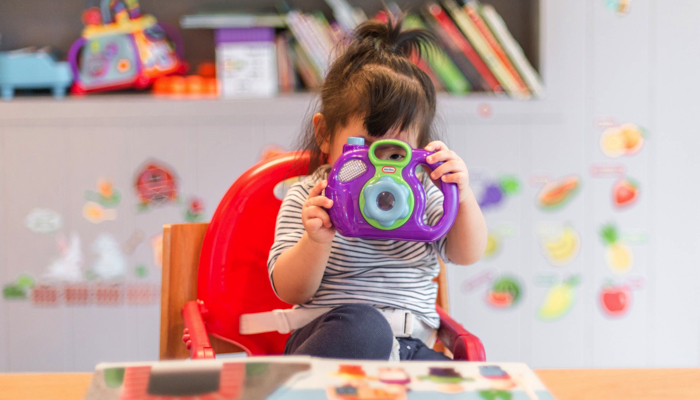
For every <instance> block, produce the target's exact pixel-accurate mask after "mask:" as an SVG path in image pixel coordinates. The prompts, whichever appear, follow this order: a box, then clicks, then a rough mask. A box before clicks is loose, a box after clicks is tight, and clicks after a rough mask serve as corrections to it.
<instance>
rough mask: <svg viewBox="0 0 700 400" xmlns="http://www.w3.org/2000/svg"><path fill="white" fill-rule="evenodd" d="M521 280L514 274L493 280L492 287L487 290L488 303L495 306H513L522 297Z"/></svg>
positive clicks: (502, 307) (503, 307)
mask: <svg viewBox="0 0 700 400" xmlns="http://www.w3.org/2000/svg"><path fill="white" fill-rule="evenodd" d="M521 295H522V289H521V285H520V282H519V281H518V280H517V279H516V278H515V277H513V276H507V275H504V276H501V277H499V278H498V279H496V280H495V281H494V282H493V285H492V286H491V289H489V290H488V291H487V292H486V303H487V304H488V305H490V306H491V307H494V308H499V309H505V308H512V307H514V306H516V305H517V304H518V302H519V301H520V299H521Z"/></svg>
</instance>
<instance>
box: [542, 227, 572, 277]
mask: <svg viewBox="0 0 700 400" xmlns="http://www.w3.org/2000/svg"><path fill="white" fill-rule="evenodd" d="M540 238H541V239H540V245H541V247H542V253H543V254H544V256H545V258H547V260H548V261H549V262H550V264H552V265H554V266H557V267H563V266H565V265H568V264H570V263H571V261H573V260H574V259H575V258H576V256H577V255H578V253H579V250H580V249H581V236H580V235H579V234H578V232H576V230H575V229H574V228H573V227H571V226H570V225H565V226H564V227H563V228H562V229H560V230H559V232H556V233H555V232H552V231H545V230H542V231H541V232H540Z"/></svg>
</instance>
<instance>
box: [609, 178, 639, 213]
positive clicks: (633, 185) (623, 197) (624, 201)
mask: <svg viewBox="0 0 700 400" xmlns="http://www.w3.org/2000/svg"><path fill="white" fill-rule="evenodd" d="M612 197H613V199H612V200H613V204H614V205H615V207H617V208H627V207H629V206H631V205H632V204H634V203H635V202H636V201H637V198H639V184H638V183H637V182H636V181H635V180H633V179H630V178H622V179H620V180H618V181H617V182H615V185H613V190H612Z"/></svg>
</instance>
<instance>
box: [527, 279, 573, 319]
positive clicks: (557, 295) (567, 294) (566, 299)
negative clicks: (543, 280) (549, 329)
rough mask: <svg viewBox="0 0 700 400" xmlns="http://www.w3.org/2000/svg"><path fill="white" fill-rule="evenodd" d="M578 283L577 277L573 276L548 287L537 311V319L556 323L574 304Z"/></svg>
mask: <svg viewBox="0 0 700 400" xmlns="http://www.w3.org/2000/svg"><path fill="white" fill-rule="evenodd" d="M579 283H580V277H579V275H574V276H571V277H570V278H569V279H567V280H565V281H563V282H560V283H557V284H555V285H554V286H552V287H550V288H549V291H548V292H547V296H546V297H545V299H544V301H543V302H542V304H541V305H540V308H539V309H538V310H537V317H538V318H539V319H541V320H543V321H556V320H558V319H560V318H561V317H563V316H564V315H565V314H566V313H567V312H568V311H569V310H570V309H571V307H572V306H573V305H574V303H575V300H576V286H578V284H579Z"/></svg>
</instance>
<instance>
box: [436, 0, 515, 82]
mask: <svg viewBox="0 0 700 400" xmlns="http://www.w3.org/2000/svg"><path fill="white" fill-rule="evenodd" d="M427 9H428V12H429V13H430V15H432V16H433V17H434V18H435V20H436V21H437V22H438V24H439V26H440V27H442V28H443V30H444V32H445V33H446V34H447V36H448V39H447V42H448V44H449V43H454V45H455V46H457V48H458V49H459V51H461V52H462V54H464V56H465V57H466V58H467V60H468V61H469V62H470V63H471V65H473V66H474V68H475V69H476V71H478V75H479V76H481V78H482V79H483V80H484V82H485V84H486V87H487V90H490V91H493V92H495V93H501V92H503V87H502V86H501V84H500V83H499V82H498V80H497V79H496V77H495V76H494V75H493V73H492V72H491V71H490V70H489V68H488V67H487V66H486V64H484V61H483V60H482V59H481V57H480V56H479V54H477V52H476V51H475V50H474V48H473V47H472V46H471V44H469V42H468V41H467V39H466V38H465V37H464V35H462V33H461V32H460V31H459V29H458V28H457V26H456V25H455V24H454V23H453V22H452V20H451V19H450V17H449V16H448V15H447V14H446V13H445V11H444V10H443V9H442V8H441V7H440V6H438V5H437V4H435V3H431V4H428V8H427ZM467 77H470V75H467ZM470 80H471V78H470Z"/></svg>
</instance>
